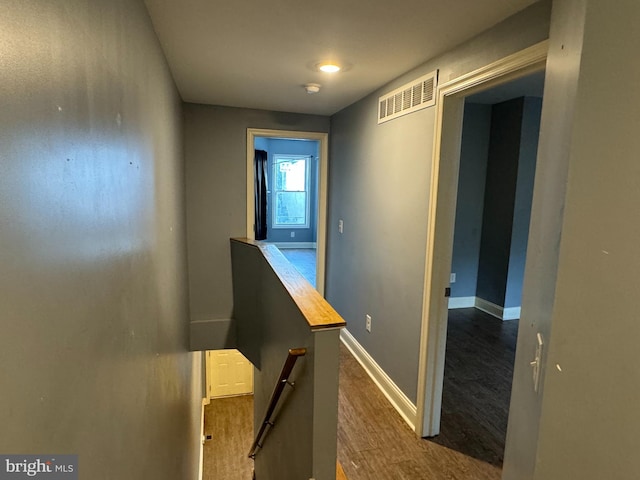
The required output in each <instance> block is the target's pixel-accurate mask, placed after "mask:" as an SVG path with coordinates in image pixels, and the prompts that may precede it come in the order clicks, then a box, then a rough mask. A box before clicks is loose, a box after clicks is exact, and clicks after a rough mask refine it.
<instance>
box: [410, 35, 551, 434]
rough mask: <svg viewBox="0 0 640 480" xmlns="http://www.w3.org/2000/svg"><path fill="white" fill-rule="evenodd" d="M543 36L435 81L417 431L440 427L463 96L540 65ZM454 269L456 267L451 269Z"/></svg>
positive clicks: (542, 64)
mask: <svg viewBox="0 0 640 480" xmlns="http://www.w3.org/2000/svg"><path fill="white" fill-rule="evenodd" d="M546 54H547V42H542V43H540V44H538V45H534V46H533V47H530V48H528V49H525V50H523V51H521V52H518V53H516V54H514V55H511V56H509V57H507V58H505V59H502V60H500V61H498V62H495V63H494V64H491V65H489V66H487V67H485V68H482V69H480V70H478V71H475V72H472V73H470V74H468V75H465V76H462V77H460V78H458V79H456V80H454V81H452V82H449V83H446V84H443V85H441V86H439V87H438V103H437V106H436V109H437V110H436V129H435V146H434V156H433V165H432V182H431V192H430V196H431V198H430V211H429V225H428V237H427V259H426V269H425V272H426V274H425V288H424V305H423V323H422V334H421V347H420V364H419V378H418V402H417V421H416V433H417V434H418V435H420V436H423V437H431V436H436V435H438V434H439V433H440V428H441V425H440V422H441V414H442V394H443V384H444V371H445V355H446V340H447V323H448V298H447V297H446V296H445V290H448V288H449V285H450V283H449V282H450V280H451V273H452V271H451V264H452V251H453V238H454V228H455V216H456V215H455V208H456V198H457V193H458V175H459V169H460V153H461V139H462V125H463V116H464V106H465V99H466V98H468V97H470V96H472V95H474V94H477V93H479V92H483V91H487V90H489V89H491V88H493V87H496V86H498V85H504V84H507V83H509V82H511V81H513V80H516V79H519V78H523V77H526V76H528V75H530V74H532V73H536V72H540V71H542V70H544V68H545V63H546ZM454 273H456V272H454Z"/></svg>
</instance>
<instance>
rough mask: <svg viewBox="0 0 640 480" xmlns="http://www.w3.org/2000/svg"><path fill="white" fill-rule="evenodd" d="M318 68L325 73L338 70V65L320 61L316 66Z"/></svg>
mask: <svg viewBox="0 0 640 480" xmlns="http://www.w3.org/2000/svg"><path fill="white" fill-rule="evenodd" d="M318 69H320V70H321V71H322V72H325V73H336V72H339V71H340V66H339V65H336V64H334V63H322V64H320V65H319V66H318Z"/></svg>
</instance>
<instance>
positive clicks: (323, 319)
mask: <svg viewBox="0 0 640 480" xmlns="http://www.w3.org/2000/svg"><path fill="white" fill-rule="evenodd" d="M231 242H232V244H233V243H238V244H243V245H246V246H249V247H252V248H257V249H258V250H259V251H260V252H261V254H262V256H263V257H264V259H265V260H266V262H267V264H268V265H269V266H270V267H271V269H272V270H273V271H274V272H275V274H276V275H277V276H278V278H279V279H280V282H281V283H282V285H284V287H285V288H286V290H287V293H288V294H289V296H290V297H291V299H292V300H293V302H294V303H295V304H296V306H297V307H298V309H299V310H300V312H301V313H302V315H304V318H305V319H306V321H307V323H308V325H309V327H310V328H311V330H312V331H318V330H323V329H325V328H342V327H344V326H345V325H346V322H345V321H344V319H343V318H342V317H341V316H340V315H339V314H338V312H336V311H335V310H334V308H333V307H332V306H331V305H329V303H328V302H327V301H326V300H325V299H324V298H322V295H320V294H319V293H318V291H317V290H316V289H315V288H313V286H312V285H311V284H310V283H309V282H307V280H305V278H304V277H303V276H302V275H301V274H300V272H298V270H296V267H294V266H293V265H292V264H291V263H290V262H289V260H287V259H286V257H285V256H284V255H283V254H282V253H281V252H280V250H278V247H276V246H275V245H270V244H265V243H262V242H258V241H256V240H250V239H248V238H232V239H231Z"/></svg>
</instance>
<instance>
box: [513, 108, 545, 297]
mask: <svg viewBox="0 0 640 480" xmlns="http://www.w3.org/2000/svg"><path fill="white" fill-rule="evenodd" d="M541 111H542V99H541V98H535V97H525V98H524V99H523V102H522V125H521V128H520V151H519V152H518V175H517V179H516V194H515V198H514V202H513V226H512V229H511V249H510V251H509V268H508V271H507V288H506V291H505V295H504V307H505V308H512V307H520V304H521V303H522V284H523V280H524V266H525V260H526V258H527V240H528V238H529V222H530V221H531V203H532V201H533V182H534V179H535V173H536V157H537V155H538V138H539V136H540V113H541Z"/></svg>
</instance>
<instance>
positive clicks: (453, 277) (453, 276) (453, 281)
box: [449, 273, 456, 283]
mask: <svg viewBox="0 0 640 480" xmlns="http://www.w3.org/2000/svg"><path fill="white" fill-rule="evenodd" d="M449 283H456V274H455V273H452V274H451V279H450V280H449Z"/></svg>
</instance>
